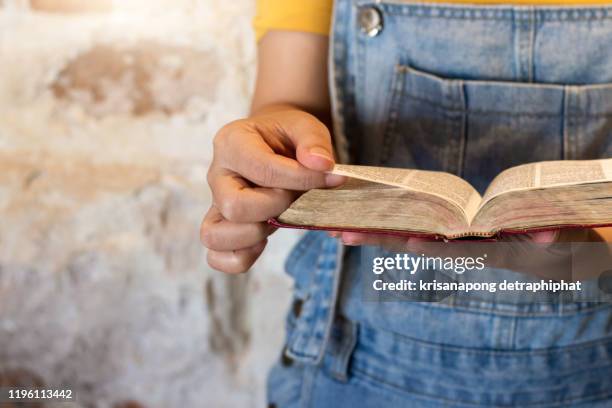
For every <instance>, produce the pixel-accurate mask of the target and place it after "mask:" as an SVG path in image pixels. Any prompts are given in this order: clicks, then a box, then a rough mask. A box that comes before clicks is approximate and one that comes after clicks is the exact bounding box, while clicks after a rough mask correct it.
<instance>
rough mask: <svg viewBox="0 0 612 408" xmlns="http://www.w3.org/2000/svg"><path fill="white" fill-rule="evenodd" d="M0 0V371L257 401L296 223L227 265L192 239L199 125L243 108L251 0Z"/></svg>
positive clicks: (104, 398) (200, 191)
mask: <svg viewBox="0 0 612 408" xmlns="http://www.w3.org/2000/svg"><path fill="white" fill-rule="evenodd" d="M0 1H2V0H0ZM39 3H44V2H43V1H41V2H39ZM0 7H3V8H2V9H0V61H2V64H0V385H1V384H28V383H32V384H41V383H42V384H46V385H48V386H69V387H72V388H74V389H75V391H76V393H77V395H78V397H79V399H80V401H81V402H80V405H81V406H93V407H117V408H118V407H138V406H146V407H258V406H263V401H264V388H263V387H264V382H265V374H266V372H267V370H268V367H269V365H270V364H271V363H272V361H273V360H274V359H275V358H276V356H277V354H278V350H280V347H281V343H282V337H283V333H282V325H283V323H282V319H283V315H284V311H285V310H286V305H287V302H288V300H289V286H290V282H289V280H288V278H287V277H285V276H284V274H283V273H282V270H281V269H282V267H281V266H282V260H283V258H284V256H285V254H286V252H287V250H288V249H289V247H290V245H291V243H292V242H293V241H294V240H295V239H296V236H295V235H294V234H292V233H287V232H282V233H280V234H277V235H276V236H274V237H273V238H272V241H271V243H270V245H269V247H268V249H267V250H266V255H265V256H264V258H263V259H261V260H260V261H259V262H258V263H257V264H256V266H255V268H254V270H253V271H252V272H251V273H250V274H249V275H248V276H241V277H231V278H230V277H227V276H224V275H222V274H219V273H217V272H214V271H211V270H210V269H209V268H207V266H206V265H205V262H204V260H205V253H204V251H203V249H202V248H201V247H200V245H199V242H198V228H199V222H200V219H201V216H202V214H203V213H204V211H205V210H206V208H207V206H208V204H209V201H210V196H209V192H208V190H207V188H206V186H205V173H206V168H207V166H208V163H209V162H210V153H211V138H212V135H213V134H214V132H215V130H216V129H217V128H219V127H220V126H221V125H222V124H223V123H225V122H227V121H229V120H231V119H234V118H237V117H240V116H241V115H244V114H245V113H246V111H247V108H248V97H249V92H250V89H251V86H252V80H253V71H254V70H253V68H254V58H255V53H254V45H253V38H252V33H251V29H250V19H251V14H252V10H253V4H252V1H251V0H234V1H230V2H228V1H216V0H191V1H190V0H181V1H176V0H173V1H169V0H146V1H145V0H130V1H116V2H115V11H114V12H112V13H101V14H95V13H94V14H87V15H82V14H62V13H41V12H39V11H35V10H31V9H30V7H29V4H28V2H27V1H21V0H4V1H2V4H0ZM55 406H59V405H57V404H56V405H55Z"/></svg>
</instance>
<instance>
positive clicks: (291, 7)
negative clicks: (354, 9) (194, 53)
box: [254, 0, 610, 40]
mask: <svg viewBox="0 0 612 408" xmlns="http://www.w3.org/2000/svg"><path fill="white" fill-rule="evenodd" d="M433 1H440V2H444V3H464V4H523V5H525V4H529V5H548V6H549V5H559V6H566V5H595V4H610V0H471V1H468V0H433ZM332 4H333V0H257V14H256V16H255V22H254V26H255V33H256V34H257V39H258V40H259V39H260V38H261V37H263V35H264V34H265V33H266V32H267V31H268V30H274V29H276V30H290V31H305V32H309V33H316V34H323V35H327V34H328V33H329V26H330V22H331V15H332Z"/></svg>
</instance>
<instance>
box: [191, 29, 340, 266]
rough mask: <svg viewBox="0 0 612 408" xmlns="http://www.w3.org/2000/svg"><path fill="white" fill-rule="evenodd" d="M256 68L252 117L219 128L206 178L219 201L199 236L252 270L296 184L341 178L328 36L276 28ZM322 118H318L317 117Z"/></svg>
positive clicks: (213, 253) (224, 261) (215, 261)
mask: <svg viewBox="0 0 612 408" xmlns="http://www.w3.org/2000/svg"><path fill="white" fill-rule="evenodd" d="M258 56H259V62H258V75H257V83H256V87H255V96H254V98H253V102H252V109H251V115H250V117H249V118H246V119H242V120H238V121H235V122H232V123H230V124H228V125H226V126H224V127H223V128H222V129H221V130H220V131H219V132H218V133H217V135H216V136H215V139H214V152H213V161H212V164H211V167H210V169H209V172H208V183H209V185H210V188H211V190H212V194H213V204H212V206H211V208H210V209H209V211H208V213H207V214H206V216H205V217H204V220H203V222H202V227H201V234H200V235H201V240H202V243H203V245H204V246H205V247H207V248H208V255H207V259H208V263H209V264H210V266H211V267H213V268H215V269H217V270H220V271H224V272H228V273H241V272H245V271H247V270H248V269H249V268H250V267H251V265H252V264H253V263H254V262H255V261H256V260H257V258H258V257H259V255H261V253H262V251H263V250H264V248H265V245H266V242H267V237H268V235H270V234H271V233H272V232H273V229H272V228H271V227H270V226H269V225H267V223H266V220H267V219H268V218H270V217H275V216H278V215H279V214H281V213H282V212H283V211H284V210H285V209H287V208H288V207H289V205H290V204H291V202H292V201H293V200H294V199H295V197H296V194H297V193H296V192H297V191H304V190H308V189H311V188H322V187H331V186H335V185H338V184H339V183H341V182H342V181H343V179H342V178H338V177H337V176H329V175H326V174H325V173H324V172H325V171H326V170H330V169H331V168H332V167H333V165H334V159H333V153H332V152H333V149H332V144H331V137H330V133H329V131H328V128H327V126H325V124H324V123H323V122H322V121H327V120H328V119H329V99H328V89H327V38H326V37H323V36H319V35H316V34H307V33H299V32H285V31H270V32H269V33H267V34H266V35H265V36H264V38H263V39H262V40H261V42H260V44H259V53H258ZM318 118H320V119H318Z"/></svg>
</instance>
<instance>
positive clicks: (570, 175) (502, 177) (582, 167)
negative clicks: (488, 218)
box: [480, 159, 612, 207]
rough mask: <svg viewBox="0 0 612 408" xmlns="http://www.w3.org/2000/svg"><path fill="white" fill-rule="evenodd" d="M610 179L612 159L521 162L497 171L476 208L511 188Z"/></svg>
mask: <svg viewBox="0 0 612 408" xmlns="http://www.w3.org/2000/svg"><path fill="white" fill-rule="evenodd" d="M603 181H612V159H602V160H558V161H547V162H539V163H530V164H524V165H521V166H517V167H512V168H510V169H508V170H505V171H503V172H501V173H500V174H499V175H498V176H497V177H495V179H494V180H493V181H492V182H491V184H490V185H489V188H487V191H486V192H485V195H484V199H483V200H482V203H481V205H480V207H483V206H484V205H485V204H486V203H487V202H488V201H490V200H491V199H493V198H495V197H497V196H499V195H501V194H504V193H508V192H511V191H523V190H531V189H537V188H548V187H557V186H569V185H577V184H588V183H597V182H603Z"/></svg>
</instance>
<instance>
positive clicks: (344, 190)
mask: <svg viewBox="0 0 612 408" xmlns="http://www.w3.org/2000/svg"><path fill="white" fill-rule="evenodd" d="M332 173H334V174H339V175H344V176H348V177H349V180H348V181H347V182H346V183H345V184H344V185H342V186H340V187H337V188H333V189H314V190H310V191H308V192H306V193H305V194H303V195H302V196H301V197H300V198H298V199H297V200H296V201H295V202H294V203H293V204H292V205H291V207H290V208H289V209H287V210H286V211H285V212H283V213H282V214H281V215H280V216H279V217H278V219H275V220H271V221H270V222H271V223H272V224H275V225H277V226H280V227H294V228H307V229H324V230H330V231H332V230H342V231H361V232H387V233H394V234H406V235H426V236H436V237H440V238H446V239H455V238H461V237H469V236H474V237H493V236H496V235H498V234H501V233H521V232H529V231H541V230H546V229H555V228H564V227H575V226H584V227H595V226H606V225H612V159H603V160H584V161H548V162H539V163H531V164H524V165H521V166H517V167H512V168H510V169H507V170H505V171H503V172H502V173H500V174H499V175H498V176H497V177H496V178H495V179H494V180H493V181H492V182H491V184H490V185H489V187H488V188H487V190H486V192H485V193H484V196H481V195H480V194H478V192H477V191H476V190H475V189H474V188H473V187H472V186H471V185H470V184H469V183H468V182H466V181H465V180H463V179H461V178H459V177H457V176H454V175H452V174H449V173H443V172H435V171H423V170H410V169H394V168H384V167H367V166H350V165H337V166H336V167H335V168H334V169H333V171H332Z"/></svg>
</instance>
